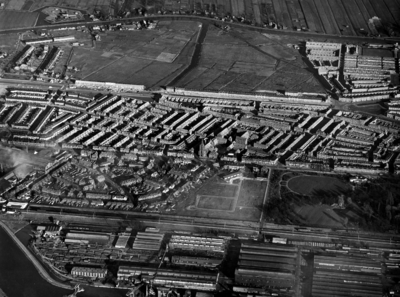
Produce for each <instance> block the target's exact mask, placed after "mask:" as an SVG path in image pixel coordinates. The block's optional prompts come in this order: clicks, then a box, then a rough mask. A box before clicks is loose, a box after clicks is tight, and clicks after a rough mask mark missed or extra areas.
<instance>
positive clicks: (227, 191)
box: [197, 182, 238, 198]
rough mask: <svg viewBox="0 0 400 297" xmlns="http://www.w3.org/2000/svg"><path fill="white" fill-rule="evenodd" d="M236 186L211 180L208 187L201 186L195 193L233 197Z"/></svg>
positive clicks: (235, 193)
mask: <svg viewBox="0 0 400 297" xmlns="http://www.w3.org/2000/svg"><path fill="white" fill-rule="evenodd" d="M237 190H238V186H236V185H231V184H227V183H218V182H213V183H212V184H211V185H210V186H209V187H202V188H201V189H200V190H199V191H198V192H197V194H198V195H209V196H220V197H230V198H234V197H235V196H236V195H237Z"/></svg>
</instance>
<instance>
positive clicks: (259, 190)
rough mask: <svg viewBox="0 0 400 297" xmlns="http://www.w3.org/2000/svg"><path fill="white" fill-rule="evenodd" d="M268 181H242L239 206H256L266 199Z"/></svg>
mask: <svg viewBox="0 0 400 297" xmlns="http://www.w3.org/2000/svg"><path fill="white" fill-rule="evenodd" d="M267 184H268V182H267V181H259V180H250V179H245V180H243V181H242V184H241V187H240V192H239V198H238V203H237V206H239V207H240V206H246V207H254V206H258V205H261V204H262V202H263V199H264V195H265V190H266V188H267Z"/></svg>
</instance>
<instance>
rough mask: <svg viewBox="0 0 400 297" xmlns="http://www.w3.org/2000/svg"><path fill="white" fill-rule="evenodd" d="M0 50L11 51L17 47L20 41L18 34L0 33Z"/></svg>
mask: <svg viewBox="0 0 400 297" xmlns="http://www.w3.org/2000/svg"><path fill="white" fill-rule="evenodd" d="M0 40H1V42H0V51H4V52H7V53H10V52H12V51H14V50H15V49H16V45H17V43H18V35H17V34H15V33H12V34H0Z"/></svg>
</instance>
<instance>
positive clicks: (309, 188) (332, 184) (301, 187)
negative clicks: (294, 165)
mask: <svg viewBox="0 0 400 297" xmlns="http://www.w3.org/2000/svg"><path fill="white" fill-rule="evenodd" d="M288 188H289V189H290V190H292V191H293V192H296V193H299V194H303V195H310V194H312V193H313V192H314V191H318V190H324V191H333V192H338V193H340V192H341V191H342V190H346V189H348V188H349V185H347V184H345V183H344V182H342V181H340V180H339V179H337V178H334V177H329V176H308V175H302V176H297V177H293V178H291V179H290V180H289V181H288Z"/></svg>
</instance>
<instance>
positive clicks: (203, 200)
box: [196, 195, 235, 211]
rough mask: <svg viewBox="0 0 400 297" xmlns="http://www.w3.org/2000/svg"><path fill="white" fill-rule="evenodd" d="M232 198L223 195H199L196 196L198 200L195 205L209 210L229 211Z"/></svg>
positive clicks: (232, 201)
mask: <svg viewBox="0 0 400 297" xmlns="http://www.w3.org/2000/svg"><path fill="white" fill-rule="evenodd" d="M234 201H235V200H234V199H232V198H225V197H217V196H203V195H200V196H199V197H198V202H197V205H196V207H197V208H203V209H210V210H214V211H215V210H224V211H231V210H232V207H233V204H234Z"/></svg>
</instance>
